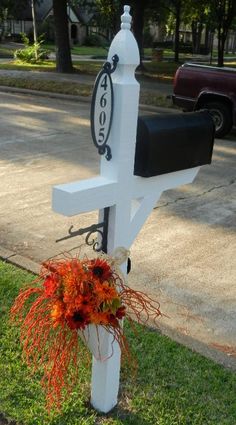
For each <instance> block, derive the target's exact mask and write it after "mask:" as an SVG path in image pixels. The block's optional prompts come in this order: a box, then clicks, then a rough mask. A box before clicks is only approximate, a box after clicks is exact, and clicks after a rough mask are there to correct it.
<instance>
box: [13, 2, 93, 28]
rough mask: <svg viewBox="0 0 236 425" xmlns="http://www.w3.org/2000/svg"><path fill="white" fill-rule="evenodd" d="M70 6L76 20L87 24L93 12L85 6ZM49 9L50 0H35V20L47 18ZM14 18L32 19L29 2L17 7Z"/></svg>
mask: <svg viewBox="0 0 236 425" xmlns="http://www.w3.org/2000/svg"><path fill="white" fill-rule="evenodd" d="M70 7H71V9H72V10H73V12H74V13H75V15H76V16H77V18H78V20H79V21H80V22H81V23H83V24H87V23H88V22H89V21H90V20H91V18H92V17H93V15H94V13H93V12H91V11H88V9H86V8H81V7H78V6H73V5H71V6H70ZM51 10H52V0H39V2H37V1H35V14H36V20H37V21H43V20H44V19H45V18H47V16H48V14H49V13H50V12H51ZM15 18H16V19H17V20H19V21H20V20H22V21H32V9H31V5H30V3H28V5H27V6H26V7H24V8H22V9H19V10H18V11H17V13H16V16H15Z"/></svg>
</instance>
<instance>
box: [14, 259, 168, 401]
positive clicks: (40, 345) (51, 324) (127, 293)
mask: <svg viewBox="0 0 236 425" xmlns="http://www.w3.org/2000/svg"><path fill="white" fill-rule="evenodd" d="M32 296H33V300H32V302H31V304H30V305H29V303H28V302H27V301H28V300H29V299H30V298H31V297H32ZM160 314H161V313H160V310H159V304H158V303H157V302H155V301H153V300H151V298H149V297H148V296H147V295H145V294H143V293H142V292H139V291H134V290H132V289H131V288H129V287H128V286H127V285H125V283H124V282H123V280H122V278H121V276H120V274H119V273H118V272H117V270H116V269H115V267H114V261H113V260H112V258H109V257H101V258H99V257H98V258H96V259H92V260H91V259H88V258H84V259H79V258H70V259H63V260H54V261H48V262H46V263H44V264H43V268H42V271H41V273H40V276H39V278H38V279H37V280H36V281H35V282H34V284H33V286H30V287H28V288H26V289H23V290H21V292H20V294H19V295H18V297H17V298H16V300H15V303H14V305H13V307H12V308H11V318H12V320H13V321H14V322H16V323H18V324H20V326H21V341H22V343H23V351H24V354H25V358H26V361H27V363H28V365H29V366H30V367H31V368H33V370H37V369H38V368H39V367H43V372H44V373H43V378H42V385H43V387H44V388H45V391H46V397H47V403H48V406H49V408H50V407H51V406H52V405H56V406H58V407H59V406H60V404H61V401H62V400H63V392H65V391H63V390H66V391H67V393H68V392H69V390H70V389H71V388H72V387H73V385H74V384H75V382H76V379H77V374H76V371H77V370H78V361H80V360H81V355H82V354H83V353H84V351H83V349H82V347H83V344H82V343H81V340H80V339H79V338H78V331H80V332H83V331H84V330H85V329H86V327H87V325H91V324H93V325H95V326H98V325H99V326H102V327H103V328H105V329H106V330H107V331H108V332H110V333H111V334H112V335H113V337H114V341H115V340H116V341H117V342H118V343H119V345H120V348H121V350H122V352H123V353H124V354H125V355H126V356H128V357H129V356H130V355H129V349H128V345H127V341H126V339H125V336H124V334H123V331H122V323H121V319H123V318H124V317H126V318H128V319H129V320H130V321H133V319H136V320H137V321H138V322H139V323H146V322H147V320H148V319H149V318H151V317H152V319H153V320H154V321H155V320H156V319H157V317H158V316H159V315H160ZM82 357H83V356H82Z"/></svg>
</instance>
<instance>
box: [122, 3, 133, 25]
mask: <svg viewBox="0 0 236 425" xmlns="http://www.w3.org/2000/svg"><path fill="white" fill-rule="evenodd" d="M129 12H130V6H124V14H123V15H122V16H121V29H122V30H130V28H131V20H132V17H131V16H130V14H129Z"/></svg>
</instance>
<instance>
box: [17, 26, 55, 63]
mask: <svg viewBox="0 0 236 425" xmlns="http://www.w3.org/2000/svg"><path fill="white" fill-rule="evenodd" d="M21 38H22V41H23V43H24V46H25V47H24V48H23V49H18V50H16V51H15V52H14V58H15V59H17V60H19V61H21V62H25V63H40V62H42V61H43V60H45V59H47V58H48V53H49V52H48V50H46V49H45V48H43V47H42V44H43V42H44V40H43V38H42V37H39V38H38V41H37V42H35V43H33V44H30V40H29V38H28V37H27V36H26V34H24V33H21Z"/></svg>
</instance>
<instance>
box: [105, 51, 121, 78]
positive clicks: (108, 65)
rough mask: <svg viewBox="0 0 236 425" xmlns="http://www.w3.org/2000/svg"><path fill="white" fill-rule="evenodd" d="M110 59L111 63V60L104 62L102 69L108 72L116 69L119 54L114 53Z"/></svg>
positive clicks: (110, 72)
mask: <svg viewBox="0 0 236 425" xmlns="http://www.w3.org/2000/svg"><path fill="white" fill-rule="evenodd" d="M111 60H112V64H111V62H105V63H104V64H103V69H104V70H105V71H106V72H107V73H108V74H112V73H113V72H114V71H115V70H116V67H117V64H118V62H119V56H118V55H114V56H112V58H111Z"/></svg>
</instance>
